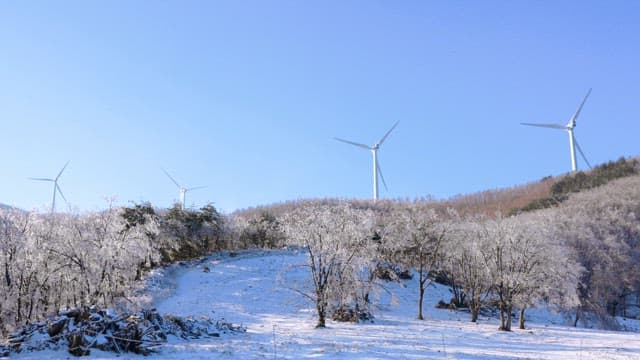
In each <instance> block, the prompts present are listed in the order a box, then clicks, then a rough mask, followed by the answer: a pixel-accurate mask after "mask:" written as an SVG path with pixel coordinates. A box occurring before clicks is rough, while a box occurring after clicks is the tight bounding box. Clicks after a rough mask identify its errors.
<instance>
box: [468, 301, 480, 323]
mask: <svg viewBox="0 0 640 360" xmlns="http://www.w3.org/2000/svg"><path fill="white" fill-rule="evenodd" d="M469 310H470V311H471V322H472V323H474V322H477V321H478V314H479V313H480V306H478V305H476V304H470V305H469Z"/></svg>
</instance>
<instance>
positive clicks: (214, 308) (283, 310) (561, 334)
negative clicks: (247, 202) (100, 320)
mask: <svg viewBox="0 0 640 360" xmlns="http://www.w3.org/2000/svg"><path fill="white" fill-rule="evenodd" d="M305 261H306V256H305V254H304V253H299V252H295V251H273V252H253V253H244V254H241V255H240V256H235V257H221V256H214V257H211V258H208V259H206V260H205V261H203V262H199V263H197V264H194V265H191V266H189V267H185V266H176V267H175V268H174V269H175V270H174V271H173V272H168V273H167V274H172V275H165V276H166V278H165V279H164V280H163V281H162V282H161V283H162V284H164V285H165V286H166V285H168V284H169V285H170V284H173V285H171V286H170V287H169V288H166V289H165V290H166V291H165V295H166V293H168V294H169V295H168V296H162V297H159V296H157V295H156V299H157V300H156V306H157V308H158V310H160V312H163V313H165V312H166V313H173V314H176V315H183V316H193V317H200V316H206V317H210V318H224V319H226V320H227V321H231V322H234V323H242V324H243V325H245V326H246V327H247V333H244V334H235V335H227V336H223V337H221V338H216V339H213V340H211V339H208V340H192V341H185V340H178V339H175V338H174V339H170V341H169V343H168V344H166V345H164V346H163V347H162V352H161V353H160V354H158V355H154V356H153V357H152V358H158V359H185V358H190V359H218V358H220V359H264V358H269V359H273V358H277V359H301V358H322V359H336V358H339V359H389V358H401V359H484V360H486V359H532V358H535V359H603V358H607V359H632V358H638V357H640V335H638V334H637V333H622V332H608V331H596V330H585V329H576V328H571V327H566V326H563V325H562V323H563V318H562V316H560V315H558V314H553V313H550V312H548V311H546V310H537V311H532V314H533V316H532V321H530V322H529V323H528V324H529V328H528V329H527V330H516V331H513V332H502V331H498V330H497V321H496V320H495V319H493V318H488V317H486V316H485V317H481V318H480V321H479V323H478V324H473V323H470V322H469V316H468V314H467V313H464V312H455V311H451V310H439V309H436V308H435V307H434V305H435V303H437V301H438V300H440V299H447V298H448V297H449V296H450V294H449V292H448V290H447V289H446V288H444V287H441V286H434V287H431V288H429V289H428V290H427V294H426V295H427V298H426V303H427V307H426V309H427V310H426V314H425V315H426V320H425V321H418V320H416V319H415V311H416V303H415V302H416V283H415V280H412V281H407V282H405V283H403V284H397V283H386V284H385V287H386V291H381V293H380V299H379V303H380V306H379V308H378V309H377V310H376V311H375V316H376V318H375V320H374V322H372V323H362V324H351V323H337V322H329V323H328V328H326V329H315V328H314V325H315V321H314V311H313V306H312V304H310V303H309V302H307V301H305V300H304V299H303V298H302V297H301V296H300V295H298V294H297V293H296V292H295V290H293V289H294V288H299V286H304V283H305V280H306V279H307V277H308V273H307V269H306V268H305V267H304V266H302V265H304V264H305ZM207 269H208V272H207V271H206V270H207ZM387 291H388V292H387ZM389 293H393V294H394V296H393V297H392V296H389ZM67 356H68V354H67V353H66V352H63V351H60V352H54V351H50V352H46V353H31V354H19V355H18V356H16V358H18V359H36V358H38V359H39V358H43V357H47V358H66V357H67ZM92 358H103V359H110V358H116V355H115V354H113V355H112V354H108V353H101V352H92ZM126 358H137V356H135V355H129V354H127V355H126ZM139 358H143V357H142V356H140V357H139Z"/></svg>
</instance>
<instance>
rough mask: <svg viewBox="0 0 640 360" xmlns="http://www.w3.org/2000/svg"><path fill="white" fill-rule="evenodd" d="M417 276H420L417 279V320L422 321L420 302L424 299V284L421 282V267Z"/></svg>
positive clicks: (422, 273)
mask: <svg viewBox="0 0 640 360" xmlns="http://www.w3.org/2000/svg"><path fill="white" fill-rule="evenodd" d="M419 276H420V278H419V279H418V283H419V285H420V291H419V295H418V320H424V317H423V316H422V300H423V299H424V283H425V280H423V276H424V270H423V269H422V266H421V267H420V274H419Z"/></svg>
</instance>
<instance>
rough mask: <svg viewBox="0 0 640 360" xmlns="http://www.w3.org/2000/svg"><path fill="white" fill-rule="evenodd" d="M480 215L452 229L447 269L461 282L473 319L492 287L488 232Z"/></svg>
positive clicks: (447, 250) (447, 248) (475, 317)
mask: <svg viewBox="0 0 640 360" xmlns="http://www.w3.org/2000/svg"><path fill="white" fill-rule="evenodd" d="M483 230H484V229H483V227H482V225H481V222H480V220H479V219H478V218H475V219H469V220H467V221H459V222H458V223H457V224H456V225H455V227H454V228H453V229H452V231H451V236H449V237H448V239H449V241H448V242H447V246H446V254H447V256H446V260H445V269H446V271H447V272H448V273H450V274H451V277H452V278H453V279H454V280H455V283H454V284H453V286H459V287H460V288H461V290H462V293H463V294H464V299H459V301H462V300H464V301H465V302H466V304H467V306H468V307H469V312H470V313H471V322H476V321H477V320H478V315H479V314H480V310H481V309H482V307H483V306H484V305H485V301H486V299H488V297H489V294H490V292H491V289H492V285H493V283H492V281H491V274H490V270H489V267H488V266H487V263H486V261H485V257H484V255H483V254H486V253H487V250H486V246H487V244H488V239H487V233H486V232H485V231H483ZM460 297H462V296H460Z"/></svg>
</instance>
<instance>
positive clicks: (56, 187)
mask: <svg viewBox="0 0 640 360" xmlns="http://www.w3.org/2000/svg"><path fill="white" fill-rule="evenodd" d="M67 165H69V161H67V163H66V164H64V166H63V167H62V170H60V172H59V173H58V176H56V177H55V178H53V179H49V178H29V179H31V180H36V181H50V182H52V183H53V200H52V201H51V213H53V212H55V209H56V192H57V193H59V194H60V196H62V198H63V199H64V201H65V202H66V201H67V198H65V197H64V194H63V193H62V190H60V185H58V179H60V175H62V172H63V171H64V169H66V168H67Z"/></svg>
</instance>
